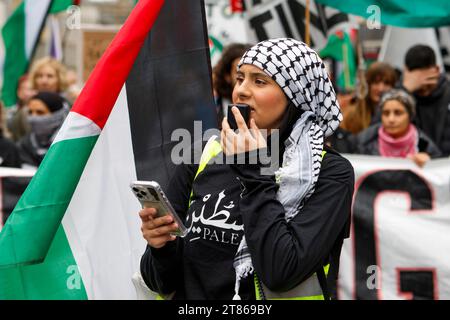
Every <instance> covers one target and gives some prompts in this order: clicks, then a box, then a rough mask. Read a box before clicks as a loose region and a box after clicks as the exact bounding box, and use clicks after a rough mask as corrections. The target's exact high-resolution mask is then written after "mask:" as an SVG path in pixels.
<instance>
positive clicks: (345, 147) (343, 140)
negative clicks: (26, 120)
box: [325, 128, 357, 153]
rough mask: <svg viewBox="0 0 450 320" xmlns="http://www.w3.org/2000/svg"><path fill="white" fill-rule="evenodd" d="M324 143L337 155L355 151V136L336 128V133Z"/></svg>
mask: <svg viewBox="0 0 450 320" xmlns="http://www.w3.org/2000/svg"><path fill="white" fill-rule="evenodd" d="M325 143H326V145H327V146H329V147H330V148H332V149H334V150H336V151H337V152H339V153H355V152H356V150H357V149H356V148H357V145H356V137H355V135H353V134H351V133H350V132H348V131H346V130H344V129H342V128H337V129H336V131H335V132H334V133H333V134H332V135H331V136H329V137H328V138H327V139H326V140H325Z"/></svg>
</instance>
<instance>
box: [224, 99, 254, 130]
mask: <svg viewBox="0 0 450 320" xmlns="http://www.w3.org/2000/svg"><path fill="white" fill-rule="evenodd" d="M233 107H236V108H238V109H239V112H240V113H241V115H242V117H243V118H244V120H245V123H246V124H247V127H250V111H251V110H250V107H249V105H247V104H240V103H236V104H229V105H228V113H227V118H228V124H229V125H230V128H231V129H233V130H237V128H238V126H237V123H236V118H235V117H234V114H233V111H231V108H233Z"/></svg>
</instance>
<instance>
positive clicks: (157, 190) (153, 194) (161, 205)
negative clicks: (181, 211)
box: [130, 181, 188, 237]
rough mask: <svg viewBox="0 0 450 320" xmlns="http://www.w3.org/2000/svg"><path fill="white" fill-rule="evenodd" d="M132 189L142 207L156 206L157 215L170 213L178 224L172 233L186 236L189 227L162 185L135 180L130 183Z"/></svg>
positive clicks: (161, 215)
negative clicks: (176, 210)
mask: <svg viewBox="0 0 450 320" xmlns="http://www.w3.org/2000/svg"><path fill="white" fill-rule="evenodd" d="M130 187H131V190H132V191H133V194H134V195H135V196H136V198H137V199H138V200H139V202H140V203H141V206H142V208H154V209H156V210H157V213H156V217H163V216H166V215H170V216H171V217H172V218H173V221H174V222H176V224H177V225H178V229H177V230H175V231H173V232H171V234H173V235H175V236H178V237H185V236H186V234H187V232H188V229H187V228H186V227H185V225H184V224H183V221H182V220H181V218H180V217H179V216H178V215H177V214H176V212H175V210H174V209H173V207H172V205H171V204H170V202H169V200H168V199H167V197H166V195H165V194H164V192H163V190H162V188H161V186H160V185H159V184H158V183H157V182H155V181H134V182H132V183H131V184H130Z"/></svg>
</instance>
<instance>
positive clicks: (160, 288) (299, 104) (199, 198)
mask: <svg viewBox="0 0 450 320" xmlns="http://www.w3.org/2000/svg"><path fill="white" fill-rule="evenodd" d="M233 103H238V104H247V105H248V106H249V107H250V109H251V112H250V118H251V119H250V123H249V126H248V125H247V124H246V123H245V121H244V119H243V118H242V116H241V115H240V113H239V111H238V109H237V108H233V114H234V116H235V118H236V122H237V125H238V128H239V131H234V130H232V129H230V127H229V124H228V122H227V119H226V118H225V119H224V121H223V123H222V131H221V137H220V139H218V140H215V141H214V140H210V141H208V143H207V144H206V146H205V147H204V148H203V153H202V157H201V160H200V165H199V164H192V165H191V164H184V165H180V166H179V167H178V168H177V170H176V172H175V173H174V176H173V178H172V181H171V183H170V186H169V188H168V190H167V196H168V198H169V200H170V202H171V203H172V206H173V207H174V209H175V211H176V212H177V214H178V215H180V216H181V217H183V218H184V219H185V221H186V227H188V228H189V233H188V234H187V236H186V237H184V238H177V237H175V236H173V235H171V232H172V231H173V230H175V229H176V228H177V225H176V223H174V221H173V218H172V217H170V216H169V215H168V216H165V217H161V218H157V217H156V210H155V209H150V208H148V209H143V210H141V211H140V212H139V214H140V217H141V219H142V233H143V236H144V238H145V239H146V240H147V242H148V246H147V250H146V251H145V253H144V255H143V257H142V260H141V273H142V276H143V279H144V281H145V282H146V284H147V285H148V287H149V288H150V289H151V290H153V291H155V292H157V293H159V294H160V295H161V296H163V297H166V298H168V297H171V298H174V299H245V300H247V299H249V300H252V299H271V298H288V299H308V300H310V299H328V298H334V297H335V284H336V279H337V275H338V268H339V256H340V251H341V247H342V243H343V240H344V238H346V237H347V236H348V233H349V224H350V208H351V201H352V194H353V187H354V173H353V168H352V167H351V165H350V163H349V162H348V161H347V160H346V159H344V158H342V157H341V156H340V155H339V154H337V153H336V152H334V151H332V150H327V149H324V143H323V141H324V139H325V138H326V137H327V136H329V135H331V134H332V133H333V132H334V130H335V129H336V128H337V127H338V126H339V123H340V121H341V119H342V115H341V113H340V110H339V105H338V102H337V100H336V96H335V93H334V89H333V87H332V84H331V81H330V79H329V78H328V74H327V72H326V70H325V66H324V64H323V62H322V61H321V59H320V58H319V57H318V55H317V54H316V52H315V51H313V50H312V49H310V48H309V47H307V46H306V45H305V44H304V43H302V42H299V41H296V40H293V39H287V38H281V39H272V40H267V41H263V42H260V43H258V44H257V45H255V46H253V47H252V48H250V49H249V50H248V51H247V52H246V53H245V54H244V55H243V57H242V59H241V60H240V62H239V65H238V70H237V79H236V85H235V87H234V90H233ZM263 129H265V131H266V132H267V133H268V134H269V135H272V134H273V133H274V130H279V136H280V139H279V143H277V142H272V141H276V139H275V140H274V139H269V138H266V137H265V135H264V134H263V133H264V130H263ZM273 143H276V145H272V144H273ZM266 151H268V153H269V154H271V156H272V158H274V157H278V159H277V160H279V163H281V164H282V165H281V167H280V168H279V169H278V170H276V171H275V172H273V173H272V174H267V171H264V170H263V169H264V167H265V165H264V164H263V163H262V162H261V161H260V159H259V158H258V154H265V153H266ZM225 158H226V159H227V160H228V161H225V160H224V159H225ZM230 159H231V160H234V162H233V163H232V164H224V163H230ZM219 160H222V161H219ZM236 160H240V161H236Z"/></svg>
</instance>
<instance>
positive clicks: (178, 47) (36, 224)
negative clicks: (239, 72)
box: [0, 0, 215, 300]
mask: <svg viewBox="0 0 450 320" xmlns="http://www.w3.org/2000/svg"><path fill="white" fill-rule="evenodd" d="M150 30H152V31H151V33H150ZM213 101H214V100H213V97H212V90H211V78H210V67H209V48H208V42H207V35H206V32H205V15H204V3H203V2H202V1H191V0H167V1H164V0H140V1H139V2H138V4H137V5H136V7H135V8H134V10H133V11H132V13H131V15H130V16H129V18H128V20H127V21H126V23H125V24H124V26H123V27H122V29H121V30H120V31H119V32H118V34H117V36H116V37H115V39H114V40H113V41H112V43H111V44H110V46H109V47H108V49H107V50H106V52H105V54H104V55H103V57H102V58H101V59H100V61H99V62H98V63H97V66H96V68H95V69H94V71H93V72H92V74H91V76H90V78H89V80H88V82H87V83H86V86H85V88H84V89H83V91H82V93H81V95H80V97H79V98H78V99H77V101H76V102H75V104H74V106H73V108H72V110H71V112H70V114H69V116H68V118H67V119H66V121H65V123H64V125H63V127H62V128H61V130H60V132H59V133H58V135H57V137H56V139H55V141H54V142H53V144H52V146H51V147H50V149H49V151H48V153H47V155H46V157H45V158H44V161H43V162H42V164H41V166H40V168H39V170H38V172H37V173H36V175H35V176H34V178H33V180H32V181H31V183H30V184H29V186H28V188H27V190H26V191H25V193H24V195H23V196H22V198H21V199H20V201H19V203H18V204H17V206H16V208H15V210H14V212H13V213H12V215H11V216H10V217H9V219H8V221H7V223H6V225H5V226H4V228H3V230H2V231H1V233H0V300H1V299H135V298H136V297H137V293H136V291H135V288H134V287H133V283H132V281H131V279H132V276H133V274H134V273H135V272H136V271H139V261H140V257H141V255H142V253H143V252H144V250H145V246H146V242H145V240H144V239H143V238H142V236H141V232H140V218H139V216H138V211H139V209H140V206H139V203H138V201H137V200H136V199H135V198H134V195H133V194H132V192H131V190H130V188H129V184H130V182H131V181H133V180H135V179H139V180H150V179H152V180H156V181H159V182H160V184H161V185H162V187H163V188H164V187H166V186H167V182H168V180H169V178H170V177H171V174H172V173H173V171H174V166H175V165H174V164H173V163H172V162H171V158H170V154H171V150H172V147H173V146H174V145H175V144H176V143H178V141H177V142H174V141H171V134H172V132H173V131H174V130H175V129H180V128H184V129H187V130H189V132H190V133H192V132H193V129H192V128H193V122H194V120H203V125H204V128H203V129H208V126H210V125H211V124H212V123H214V121H215V114H214V112H215V108H214V102H213ZM208 122H209V123H208Z"/></svg>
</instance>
